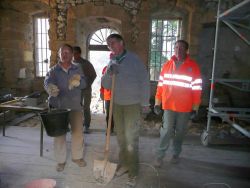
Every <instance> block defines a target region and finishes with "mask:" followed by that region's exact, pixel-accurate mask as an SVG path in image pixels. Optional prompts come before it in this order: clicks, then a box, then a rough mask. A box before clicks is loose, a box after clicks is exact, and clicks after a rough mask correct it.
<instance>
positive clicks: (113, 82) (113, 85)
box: [105, 74, 115, 153]
mask: <svg viewBox="0 0 250 188" xmlns="http://www.w3.org/2000/svg"><path fill="white" fill-rule="evenodd" d="M114 88H115V74H113V75H112V85H111V98H110V104H109V119H108V129H107V136H106V144H105V153H108V151H109V145H110V131H111V122H112V115H113V103H114V102H113V98H114Z"/></svg>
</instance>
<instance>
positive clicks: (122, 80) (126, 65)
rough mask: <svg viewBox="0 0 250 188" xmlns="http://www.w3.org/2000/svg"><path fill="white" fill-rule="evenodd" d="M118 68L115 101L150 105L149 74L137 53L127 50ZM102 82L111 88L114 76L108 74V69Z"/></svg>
mask: <svg viewBox="0 0 250 188" xmlns="http://www.w3.org/2000/svg"><path fill="white" fill-rule="evenodd" d="M110 63H112V62H110ZM108 67H109V65H108ZM118 70H119V73H118V74H116V80H115V88H114V103H116V104H119V105H131V104H141V106H149V97H150V83H149V75H148V72H147V70H146V67H145V65H144V64H143V62H142V61H141V59H140V58H139V57H138V56H137V55H136V54H134V53H132V52H130V51H127V53H126V54H125V58H124V59H123V60H122V61H121V62H119V66H118ZM101 82H102V83H101V84H102V86H103V87H104V88H106V89H111V83H112V76H111V75H110V74H108V71H106V73H105V74H104V75H103V76H102V80H101Z"/></svg>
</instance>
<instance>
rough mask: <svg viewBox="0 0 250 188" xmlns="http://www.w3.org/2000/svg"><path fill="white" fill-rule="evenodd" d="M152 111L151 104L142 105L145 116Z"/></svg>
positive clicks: (142, 112)
mask: <svg viewBox="0 0 250 188" xmlns="http://www.w3.org/2000/svg"><path fill="white" fill-rule="evenodd" d="M150 112H151V109H150V107H149V106H142V107H141V114H142V117H143V118H146V117H147V115H148V114H149V113H150Z"/></svg>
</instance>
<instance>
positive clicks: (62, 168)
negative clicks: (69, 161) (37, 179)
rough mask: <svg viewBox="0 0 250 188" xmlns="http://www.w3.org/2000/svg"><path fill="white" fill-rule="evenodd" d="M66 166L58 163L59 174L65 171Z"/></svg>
mask: <svg viewBox="0 0 250 188" xmlns="http://www.w3.org/2000/svg"><path fill="white" fill-rule="evenodd" d="M65 164H66V163H58V164H57V165H56V171H57V172H62V171H63V170H64V167H65Z"/></svg>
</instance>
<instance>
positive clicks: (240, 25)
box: [228, 20, 250, 30]
mask: <svg viewBox="0 0 250 188" xmlns="http://www.w3.org/2000/svg"><path fill="white" fill-rule="evenodd" d="M228 22H229V23H231V24H233V25H237V26H239V27H242V28H244V29H248V30H250V27H248V26H247V25H243V24H240V23H237V22H234V21H231V20H230V21H229V20H228Z"/></svg>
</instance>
